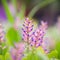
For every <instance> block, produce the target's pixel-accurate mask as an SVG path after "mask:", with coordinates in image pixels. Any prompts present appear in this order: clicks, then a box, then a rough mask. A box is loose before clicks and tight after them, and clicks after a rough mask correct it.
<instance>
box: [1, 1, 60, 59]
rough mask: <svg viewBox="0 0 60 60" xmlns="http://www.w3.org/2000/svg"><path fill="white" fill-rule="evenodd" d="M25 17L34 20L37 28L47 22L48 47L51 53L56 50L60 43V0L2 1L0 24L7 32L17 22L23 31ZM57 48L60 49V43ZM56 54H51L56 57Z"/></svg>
mask: <svg viewBox="0 0 60 60" xmlns="http://www.w3.org/2000/svg"><path fill="white" fill-rule="evenodd" d="M25 17H29V18H31V19H33V22H34V24H35V25H36V26H39V25H40V24H41V21H45V22H47V24H48V31H47V34H46V37H49V39H47V42H48V43H47V45H46V47H49V50H50V51H52V50H54V49H55V47H56V44H57V43H58V42H60V0H0V23H1V24H2V25H3V27H4V30H5V31H6V32H7V31H8V29H9V28H10V27H11V26H12V25H14V23H16V22H17V23H16V24H17V26H20V27H19V28H20V29H21V27H22V23H23V21H24V19H25ZM36 26H35V27H36ZM57 47H58V48H59V49H60V43H59V44H58V45H57ZM59 49H57V51H58V53H60V51H59ZM55 53H56V52H53V53H51V54H52V55H53V56H55V55H56V54H55ZM50 57H51V56H50ZM59 58H60V55H59Z"/></svg>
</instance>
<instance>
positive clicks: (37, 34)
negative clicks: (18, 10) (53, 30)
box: [22, 18, 47, 60]
mask: <svg viewBox="0 0 60 60" xmlns="http://www.w3.org/2000/svg"><path fill="white" fill-rule="evenodd" d="M46 29H47V23H46V22H43V21H42V22H41V25H40V26H39V27H38V28H37V29H36V30H35V31H34V32H33V25H32V22H31V21H30V19H29V18H26V19H25V22H24V24H23V28H22V31H23V41H24V42H25V43H27V46H28V47H27V50H29V48H30V49H31V50H29V51H27V56H26V59H25V58H23V60H29V59H32V60H33V59H35V60H40V59H41V57H39V56H38V55H36V53H37V52H36V51H37V50H36V49H37V48H38V47H39V46H41V47H42V42H43V38H44V36H45V34H46ZM32 55H36V57H35V58H34V56H33V57H32Z"/></svg>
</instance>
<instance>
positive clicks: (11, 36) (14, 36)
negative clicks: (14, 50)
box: [6, 27, 21, 45]
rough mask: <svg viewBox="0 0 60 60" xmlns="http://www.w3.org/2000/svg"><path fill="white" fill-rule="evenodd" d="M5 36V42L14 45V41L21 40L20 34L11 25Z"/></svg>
mask: <svg viewBox="0 0 60 60" xmlns="http://www.w3.org/2000/svg"><path fill="white" fill-rule="evenodd" d="M6 37H7V43H8V44H10V45H14V43H15V42H19V41H21V35H19V32H18V31H17V30H15V29H14V28H13V27H12V28H10V29H9V30H8V32H7V34H6Z"/></svg>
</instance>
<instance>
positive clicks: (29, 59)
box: [22, 53, 42, 60]
mask: <svg viewBox="0 0 60 60" xmlns="http://www.w3.org/2000/svg"><path fill="white" fill-rule="evenodd" d="M22 60H42V58H41V57H40V56H38V55H37V54H34V53H30V54H28V55H27V56H26V57H24V58H23V59H22Z"/></svg>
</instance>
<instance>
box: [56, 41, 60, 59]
mask: <svg viewBox="0 0 60 60" xmlns="http://www.w3.org/2000/svg"><path fill="white" fill-rule="evenodd" d="M56 50H57V51H58V58H59V59H60V41H58V42H57V44H56Z"/></svg>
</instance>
